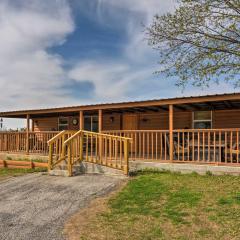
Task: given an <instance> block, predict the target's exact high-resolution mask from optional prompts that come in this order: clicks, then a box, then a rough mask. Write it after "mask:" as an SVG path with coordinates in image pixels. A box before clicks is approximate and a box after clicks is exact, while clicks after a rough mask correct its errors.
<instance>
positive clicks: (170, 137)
mask: <svg viewBox="0 0 240 240" xmlns="http://www.w3.org/2000/svg"><path fill="white" fill-rule="evenodd" d="M169 158H170V162H173V105H172V104H171V105H169Z"/></svg>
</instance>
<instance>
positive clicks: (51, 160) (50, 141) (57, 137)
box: [47, 130, 75, 170]
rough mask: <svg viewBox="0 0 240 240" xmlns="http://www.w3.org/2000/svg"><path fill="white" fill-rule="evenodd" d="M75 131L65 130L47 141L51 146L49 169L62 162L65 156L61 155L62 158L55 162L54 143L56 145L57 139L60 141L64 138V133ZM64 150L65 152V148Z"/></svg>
mask: <svg viewBox="0 0 240 240" xmlns="http://www.w3.org/2000/svg"><path fill="white" fill-rule="evenodd" d="M73 132H75V131H71V130H63V131H61V132H59V133H58V134H57V135H55V136H54V137H53V138H51V139H50V140H49V141H48V142H47V143H48V146H49V155H48V156H49V158H48V170H52V168H53V167H54V165H56V164H58V163H59V162H61V161H62V160H63V156H62V155H61V156H60V158H59V159H58V160H57V161H56V162H55V163H54V164H53V154H54V153H53V145H54V143H55V142H56V141H58V140H59V139H60V138H62V137H63V136H64V135H66V134H69V133H73ZM62 148H63V146H62ZM62 152H63V150H62Z"/></svg>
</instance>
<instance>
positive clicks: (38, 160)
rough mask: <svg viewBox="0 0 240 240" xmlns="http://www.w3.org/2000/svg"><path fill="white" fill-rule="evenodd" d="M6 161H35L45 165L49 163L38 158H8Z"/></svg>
mask: <svg viewBox="0 0 240 240" xmlns="http://www.w3.org/2000/svg"><path fill="white" fill-rule="evenodd" d="M6 160H14V161H27V162H29V161H33V162H40V163H42V162H43V163H45V162H47V160H43V159H38V158H34V159H29V158H16V159H13V158H12V157H9V156H7V157H6Z"/></svg>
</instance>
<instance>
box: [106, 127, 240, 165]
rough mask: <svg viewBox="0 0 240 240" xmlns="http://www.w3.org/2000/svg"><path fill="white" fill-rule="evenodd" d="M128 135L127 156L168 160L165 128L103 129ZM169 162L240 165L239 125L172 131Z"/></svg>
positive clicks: (118, 134)
mask: <svg viewBox="0 0 240 240" xmlns="http://www.w3.org/2000/svg"><path fill="white" fill-rule="evenodd" d="M105 133H108V134H113V135H117V136H123V137H130V138H132V142H131V143H130V153H129V154H130V159H131V160H144V161H160V162H170V159H169V151H170V144H169V143H170V141H169V131H168V130H166V131H165V130H131V131H129V130H121V131H105ZM173 145H174V146H173V162H179V163H180V162H189V163H209V164H217V165H240V129H179V130H174V131H173Z"/></svg>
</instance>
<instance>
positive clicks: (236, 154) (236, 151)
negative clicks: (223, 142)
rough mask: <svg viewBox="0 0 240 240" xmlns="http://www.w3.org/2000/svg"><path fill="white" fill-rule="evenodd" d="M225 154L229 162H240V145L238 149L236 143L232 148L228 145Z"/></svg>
mask: <svg viewBox="0 0 240 240" xmlns="http://www.w3.org/2000/svg"><path fill="white" fill-rule="evenodd" d="M225 153H226V154H227V159H226V160H227V162H230V161H231V160H232V161H233V162H234V163H237V162H240V143H239V144H238V148H237V143H236V142H235V143H234V144H233V145H232V147H231V146H229V145H228V146H227V149H226V150H225ZM231 156H232V157H231ZM237 160H238V161H237Z"/></svg>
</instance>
